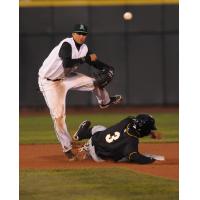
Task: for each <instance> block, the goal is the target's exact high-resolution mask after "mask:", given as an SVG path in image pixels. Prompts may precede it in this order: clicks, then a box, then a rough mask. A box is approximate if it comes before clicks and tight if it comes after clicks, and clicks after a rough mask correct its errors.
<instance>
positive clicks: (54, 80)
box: [46, 78, 62, 81]
mask: <svg viewBox="0 0 200 200" xmlns="http://www.w3.org/2000/svg"><path fill="white" fill-rule="evenodd" d="M46 79H47V80H48V81H60V80H62V79H61V78H58V79H54V80H51V79H50V78H46Z"/></svg>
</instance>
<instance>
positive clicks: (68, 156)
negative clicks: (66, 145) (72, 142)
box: [64, 150, 76, 162]
mask: <svg viewBox="0 0 200 200" xmlns="http://www.w3.org/2000/svg"><path fill="white" fill-rule="evenodd" d="M64 153H65V156H66V157H67V158H68V160H69V161H70V162H71V161H75V160H76V156H75V155H74V154H73V152H72V150H69V151H67V152H64Z"/></svg>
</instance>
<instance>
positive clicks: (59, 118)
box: [54, 115, 65, 125]
mask: <svg viewBox="0 0 200 200" xmlns="http://www.w3.org/2000/svg"><path fill="white" fill-rule="evenodd" d="M54 121H55V123H56V124H58V125H62V124H63V123H65V116H63V115H60V116H56V117H54Z"/></svg>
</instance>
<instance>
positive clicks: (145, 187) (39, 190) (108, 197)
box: [20, 168, 178, 200]
mask: <svg viewBox="0 0 200 200" xmlns="http://www.w3.org/2000/svg"><path fill="white" fill-rule="evenodd" d="M47 199H48V200H65V199H66V200H102V199H103V200H149V199H152V200H161V199H162V200H169V199H170V200H178V182H177V181H172V180H167V179H163V178H159V177H154V176H148V175H143V174H139V173H134V172H133V171H130V170H127V169H122V168H112V169H107V168H104V169H79V170H71V169H67V170H46V171H40V170H23V171H22V170H21V171H20V200H47Z"/></svg>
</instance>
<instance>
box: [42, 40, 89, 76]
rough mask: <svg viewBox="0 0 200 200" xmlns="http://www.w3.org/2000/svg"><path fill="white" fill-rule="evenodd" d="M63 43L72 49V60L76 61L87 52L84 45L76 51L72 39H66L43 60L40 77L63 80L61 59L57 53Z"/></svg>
mask: <svg viewBox="0 0 200 200" xmlns="http://www.w3.org/2000/svg"><path fill="white" fill-rule="evenodd" d="M64 42H68V43H69V44H70V45H71V47H72V55H71V58H72V59H78V58H82V57H84V56H86V54H87V52H88V47H87V45H86V44H82V45H81V47H80V49H79V51H78V49H77V48H76V45H75V42H74V40H73V38H66V39H64V40H62V41H61V42H60V43H59V44H58V45H57V46H56V47H55V48H54V49H53V50H52V51H51V53H50V54H49V56H48V57H47V58H46V59H45V60H44V62H43V64H42V66H41V68H40V70H39V76H40V77H42V78H49V79H51V80H55V79H59V78H64V76H65V75H64V67H63V65H62V59H61V58H60V57H59V51H60V48H61V46H62V44H63V43H64Z"/></svg>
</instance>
